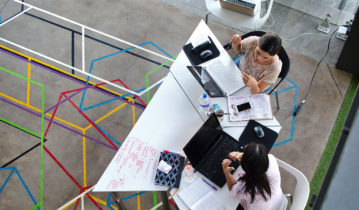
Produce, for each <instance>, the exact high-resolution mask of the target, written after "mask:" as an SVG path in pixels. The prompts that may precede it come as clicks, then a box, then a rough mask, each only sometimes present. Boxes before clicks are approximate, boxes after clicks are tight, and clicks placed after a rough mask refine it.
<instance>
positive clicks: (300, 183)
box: [277, 159, 310, 210]
mask: <svg viewBox="0 0 359 210" xmlns="http://www.w3.org/2000/svg"><path fill="white" fill-rule="evenodd" d="M277 162H278V166H279V167H280V168H282V169H284V170H285V171H287V172H288V173H290V174H292V175H293V176H294V177H295V179H296V180H297V184H296V186H295V190H294V194H293V202H292V204H291V207H290V209H291V210H303V209H304V208H305V206H306V204H307V201H308V198H309V191H310V188H309V182H308V180H307V178H306V177H305V176H304V174H303V173H302V172H300V171H299V170H298V169H296V168H294V167H293V166H291V165H289V164H288V163H285V162H283V161H282V160H279V159H277ZM286 200H287V199H286ZM287 203H288V200H287ZM282 206H283V205H282Z"/></svg>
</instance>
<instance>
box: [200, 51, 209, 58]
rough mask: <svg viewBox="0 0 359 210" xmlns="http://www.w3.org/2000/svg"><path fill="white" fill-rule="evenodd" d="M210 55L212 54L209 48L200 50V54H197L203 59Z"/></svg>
mask: <svg viewBox="0 0 359 210" xmlns="http://www.w3.org/2000/svg"><path fill="white" fill-rule="evenodd" d="M211 55H212V51H211V50H205V51H203V52H201V54H199V56H201V58H203V59H206V58H208V57H209V56H211Z"/></svg>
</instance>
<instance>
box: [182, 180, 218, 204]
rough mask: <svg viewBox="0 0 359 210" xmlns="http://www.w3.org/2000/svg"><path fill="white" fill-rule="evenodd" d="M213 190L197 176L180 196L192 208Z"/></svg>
mask: <svg viewBox="0 0 359 210" xmlns="http://www.w3.org/2000/svg"><path fill="white" fill-rule="evenodd" d="M210 192H211V188H210V187H209V186H208V185H207V184H206V183H204V181H203V180H202V179H201V178H197V179H196V180H195V181H193V182H192V183H191V184H190V185H188V186H187V187H186V188H184V189H183V190H181V192H179V193H178V196H179V197H180V198H181V199H182V201H183V202H184V203H185V204H186V206H187V207H188V208H192V207H193V206H194V205H195V204H196V203H197V202H199V201H200V200H201V199H202V198H203V197H205V196H206V195H207V194H209V193H210Z"/></svg>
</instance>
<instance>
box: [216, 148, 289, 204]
mask: <svg viewBox="0 0 359 210" xmlns="http://www.w3.org/2000/svg"><path fill="white" fill-rule="evenodd" d="M229 157H230V158H231V159H232V160H233V161H240V162H241V167H242V169H243V170H244V173H243V174H241V175H240V177H239V179H238V181H236V180H235V179H234V177H233V176H232V175H231V173H230V172H231V171H232V170H233V169H234V168H232V167H230V166H229V164H230V163H231V160H228V159H225V160H223V162H222V166H223V171H224V174H225V177H226V180H227V186H228V189H229V190H230V191H231V194H232V195H233V196H235V197H236V198H238V199H239V200H240V205H239V206H238V208H237V209H245V210H251V209H253V210H254V209H255V210H261V209H265V210H278V209H279V208H280V206H281V204H282V196H283V192H282V189H281V187H280V173H279V167H278V163H277V160H276V158H275V157H274V156H273V155H271V154H268V153H267V149H266V147H265V146H264V145H262V144H249V145H247V147H246V148H245V150H244V152H243V153H242V152H231V153H230V155H229Z"/></svg>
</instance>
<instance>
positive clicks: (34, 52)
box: [0, 37, 158, 96]
mask: <svg viewBox="0 0 359 210" xmlns="http://www.w3.org/2000/svg"><path fill="white" fill-rule="evenodd" d="M0 41H3V42H6V43H9V44H11V45H14V46H15V47H18V48H21V49H23V50H26V51H28V52H30V53H33V54H35V55H38V56H41V57H43V58H45V59H48V60H50V61H53V62H55V63H58V64H60V65H63V66H65V67H68V68H69V69H74V70H75V71H78V72H80V73H82V74H84V75H86V76H89V77H91V78H93V79H96V80H98V81H100V82H105V83H106V84H109V85H111V86H113V87H116V88H119V89H121V90H124V91H126V92H128V93H131V94H133V95H138V96H141V95H142V94H144V93H145V92H146V91H148V90H150V89H152V88H153V87H154V85H152V86H151V88H147V89H146V90H143V91H142V92H141V93H140V94H139V93H137V92H135V91H132V90H130V89H127V88H124V87H121V86H119V85H117V84H115V83H112V82H110V81H107V80H105V79H102V78H101V77H98V76H95V75H93V74H89V73H87V72H83V71H82V70H80V69H78V68H76V67H72V66H70V65H68V64H66V63H63V62H61V61H58V60H56V59H53V58H50V57H48V56H46V55H43V54H41V53H38V52H36V51H33V50H31V49H28V48H26V47H23V46H21V45H19V44H16V43H13V42H11V41H9V40H6V39H4V38H1V37H0ZM157 83H158V82H157ZM157 83H156V84H157Z"/></svg>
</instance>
